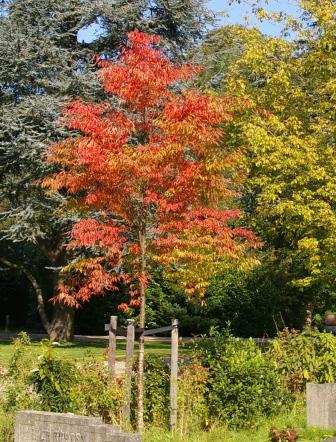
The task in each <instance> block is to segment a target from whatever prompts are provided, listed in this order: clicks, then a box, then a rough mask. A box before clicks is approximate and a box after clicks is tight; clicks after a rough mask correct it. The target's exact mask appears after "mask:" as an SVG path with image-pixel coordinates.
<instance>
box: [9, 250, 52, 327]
mask: <svg viewBox="0 0 336 442" xmlns="http://www.w3.org/2000/svg"><path fill="white" fill-rule="evenodd" d="M0 262H2V263H3V264H5V265H6V266H7V267H10V268H12V269H17V270H20V271H21V272H22V273H23V274H24V275H25V276H26V278H27V279H28V280H29V282H30V283H31V285H32V287H33V289H34V290H35V294H36V303H37V311H38V312H39V314H40V318H41V322H42V325H43V327H44V329H45V331H46V332H47V333H48V334H49V329H50V323H49V319H48V316H47V314H46V311H45V305H44V297H43V291H42V288H41V286H40V285H39V283H38V281H37V279H36V278H35V276H34V275H33V274H32V273H31V272H30V271H29V270H28V269H27V268H26V267H25V266H24V265H23V264H20V263H16V262H13V261H10V260H8V259H6V258H0Z"/></svg>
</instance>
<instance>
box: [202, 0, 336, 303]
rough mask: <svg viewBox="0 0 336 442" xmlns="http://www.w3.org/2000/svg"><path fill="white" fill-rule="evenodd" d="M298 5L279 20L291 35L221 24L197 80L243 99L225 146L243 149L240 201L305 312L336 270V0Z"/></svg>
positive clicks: (204, 55) (205, 51)
mask: <svg viewBox="0 0 336 442" xmlns="http://www.w3.org/2000/svg"><path fill="white" fill-rule="evenodd" d="M298 5H299V6H300V7H301V8H302V16H301V17H300V18H298V19H294V18H290V17H287V18H286V19H285V29H286V30H287V31H290V35H291V38H290V39H288V38H284V37H277V38H275V37H268V36H265V35H263V34H262V33H261V32H259V31H258V30H257V29H248V28H244V27H240V26H236V27H229V28H223V29H219V30H216V31H213V33H212V34H211V35H210V36H209V39H208V40H207V41H206V42H205V44H204V45H203V47H202V50H201V52H200V54H199V55H201V58H202V59H203V61H204V60H205V61H206V64H207V66H209V70H208V73H207V76H205V77H204V78H203V81H202V82H201V87H213V84H214V86H215V88H216V90H217V91H218V92H219V93H221V94H227V93H228V91H229V93H230V95H235V96H238V97H240V98H243V99H246V103H247V110H246V112H244V113H242V115H241V118H240V120H239V122H238V124H236V122H234V124H233V125H232V126H231V127H230V128H229V131H230V133H231V140H232V144H233V145H235V146H237V145H239V146H240V147H242V148H244V150H245V153H246V155H245V158H246V164H245V166H246V170H247V179H246V182H245V191H246V195H245V199H244V204H245V208H246V211H247V213H248V214H249V215H250V221H251V223H252V225H253V226H254V227H255V228H256V229H257V230H258V231H259V233H260V234H261V235H262V237H263V239H264V245H265V248H271V249H273V250H274V254H275V257H276V260H275V262H274V266H275V268H282V269H283V271H284V272H285V273H286V274H287V276H288V284H289V286H291V287H294V288H295V289H296V294H297V295H298V298H299V299H300V301H301V304H302V306H304V308H306V309H308V310H311V307H314V306H315V307H316V308H319V307H321V306H322V305H324V300H323V298H324V297H325V294H326V293H328V292H329V293H331V292H332V291H333V286H334V285H335V275H336V272H335V270H336V269H335V260H334V256H335V252H336V236H335V235H336V229H335V226H336V224H335V223H336V212H335V207H336V206H335V203H336V192H335V189H336V174H335V170H336V161H335V136H334V135H335V112H334V108H335V100H336V94H335V91H336V89H335V88H336V85H335V80H334V78H335V69H336V57H335V40H334V29H335V24H336V23H335V20H336V19H335V12H336V5H335V3H334V2H332V1H326V2H320V3H318V2H315V1H312V0H305V1H300V2H298ZM257 12H258V14H259V16H260V17H261V18H263V19H267V18H272V19H275V20H278V21H279V20H281V18H282V17H283V16H281V15H274V14H273V15H271V16H269V15H268V14H267V12H266V11H264V10H262V9H259V10H258V11H257ZM272 256H274V255H272Z"/></svg>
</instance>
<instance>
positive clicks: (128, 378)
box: [123, 319, 135, 426]
mask: <svg viewBox="0 0 336 442" xmlns="http://www.w3.org/2000/svg"><path fill="white" fill-rule="evenodd" d="M134 336H135V329H134V319H128V320H127V341H126V363H125V401H124V406H123V419H124V423H125V425H126V426H128V425H129V424H130V416H131V391H132V365H133V351H134Z"/></svg>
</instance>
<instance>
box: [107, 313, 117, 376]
mask: <svg viewBox="0 0 336 442" xmlns="http://www.w3.org/2000/svg"><path fill="white" fill-rule="evenodd" d="M117 322H118V316H111V317H110V329H109V348H108V368H109V374H110V378H111V379H114V378H115V377H116V354H117Z"/></svg>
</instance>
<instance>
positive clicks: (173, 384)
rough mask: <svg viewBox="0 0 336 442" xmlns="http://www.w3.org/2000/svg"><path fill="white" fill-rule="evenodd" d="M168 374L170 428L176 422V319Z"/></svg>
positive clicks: (173, 426)
mask: <svg viewBox="0 0 336 442" xmlns="http://www.w3.org/2000/svg"><path fill="white" fill-rule="evenodd" d="M172 326H173V328H172V331H171V360H170V367H171V374H170V429H171V430H174V429H175V428H176V424H177V376H178V320H177V319H173V320H172Z"/></svg>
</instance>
